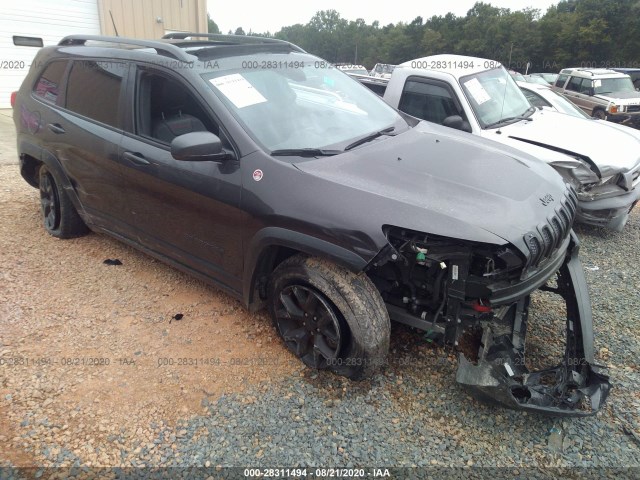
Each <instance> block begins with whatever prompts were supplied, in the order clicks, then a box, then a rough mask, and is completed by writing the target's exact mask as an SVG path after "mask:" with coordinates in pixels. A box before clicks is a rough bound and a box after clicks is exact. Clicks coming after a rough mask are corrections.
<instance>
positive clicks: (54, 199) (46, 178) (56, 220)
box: [38, 165, 89, 238]
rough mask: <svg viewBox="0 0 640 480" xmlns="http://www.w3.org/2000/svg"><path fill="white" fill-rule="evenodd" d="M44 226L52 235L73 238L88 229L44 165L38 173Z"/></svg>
mask: <svg viewBox="0 0 640 480" xmlns="http://www.w3.org/2000/svg"><path fill="white" fill-rule="evenodd" d="M38 185H39V187H40V206H41V209H42V219H43V224H44V228H45V230H46V231H47V232H49V233H50V234H51V235H53V236H54V237H58V238H73V237H78V236H80V235H84V234H85V233H87V232H88V231H89V229H88V228H87V226H86V225H85V223H84V222H83V221H82V219H81V218H80V215H78V212H77V211H76V209H75V207H74V206H73V203H71V200H70V199H69V197H68V195H67V194H66V192H65V191H64V189H63V188H62V187H61V185H60V182H58V180H57V179H56V177H55V176H54V174H53V172H52V171H51V170H49V169H48V168H47V166H46V165H42V166H41V167H40V170H39V173H38Z"/></svg>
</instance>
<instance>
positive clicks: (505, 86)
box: [496, 72, 509, 135]
mask: <svg viewBox="0 0 640 480" xmlns="http://www.w3.org/2000/svg"><path fill="white" fill-rule="evenodd" d="M507 76H509V72H507ZM508 81H509V78H506V79H505V81H504V92H503V93H502V107H501V108H500V120H502V114H503V113H504V102H505V101H506V99H507V82H508ZM496 133H497V134H498V135H501V134H502V131H500V127H498V129H497V130H496Z"/></svg>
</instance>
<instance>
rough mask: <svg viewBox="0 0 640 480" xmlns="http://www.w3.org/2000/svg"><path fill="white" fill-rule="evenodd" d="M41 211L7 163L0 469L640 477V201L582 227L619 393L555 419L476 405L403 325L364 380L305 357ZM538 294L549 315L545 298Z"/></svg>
mask: <svg viewBox="0 0 640 480" xmlns="http://www.w3.org/2000/svg"><path fill="white" fill-rule="evenodd" d="M38 208H39V205H38V195H37V192H36V191H35V190H34V189H32V188H31V187H29V186H27V185H26V183H24V181H22V179H21V178H20V176H19V174H18V172H17V167H16V166H0V225H2V227H3V228H2V229H1V230H0V265H2V269H1V271H0V467H5V468H2V469H0V478H20V477H21V476H25V477H34V478H37V477H42V478H45V477H48V476H51V477H55V476H56V475H58V476H60V478H62V477H64V476H65V475H68V474H69V473H70V472H71V473H74V474H77V476H78V477H82V476H83V475H84V476H85V477H86V478H90V477H91V476H95V475H96V472H100V473H99V474H100V475H101V476H107V475H113V474H114V471H113V470H99V471H97V470H89V471H84V470H82V469H80V470H73V471H70V470H69V468H70V467H74V466H75V467H85V468H96V467H122V468H127V467H142V466H146V467H177V469H176V470H171V472H172V473H171V475H172V476H177V475H178V474H181V473H183V474H184V475H185V476H189V477H193V476H194V475H195V476H198V475H201V476H203V477H207V476H209V475H211V476H212V477H213V478H217V477H219V476H222V477H230V476H232V473H233V472H231V471H228V470H221V468H223V467H256V468H257V467H284V468H287V467H289V468H292V467H296V466H308V467H324V468H330V467H367V468H373V467H376V468H385V467H386V468H391V467H395V468H398V467H412V468H413V469H412V470H391V474H392V476H394V478H403V477H407V476H410V475H411V474H413V475H416V476H417V477H421V476H426V475H435V476H438V475H444V474H446V475H447V476H449V475H451V474H452V473H453V471H451V470H439V468H442V467H496V468H500V469H502V470H490V469H475V468H474V469H467V470H465V472H464V474H463V476H465V477H467V476H469V475H479V476H483V477H489V476H491V477H495V478H497V477H498V476H499V473H502V474H506V476H510V477H518V476H522V477H526V478H533V477H534V476H537V477H536V478H542V477H544V476H545V475H552V476H566V477H569V478H573V477H575V478H585V476H586V477H589V475H593V478H596V477H604V476H609V475H610V476H612V477H613V476H615V477H617V478H634V477H635V478H638V475H640V416H639V412H640V393H639V392H640V389H639V387H640V376H639V367H638V360H637V358H638V351H639V346H640V345H639V333H638V326H639V322H640V320H639V316H638V313H637V312H638V311H639V309H640V294H639V293H638V292H639V291H640V273H639V272H638V262H637V259H638V255H637V253H636V252H637V247H638V245H639V237H640V211H639V209H636V210H635V211H634V212H633V214H632V217H631V219H630V222H629V224H628V225H627V227H626V229H625V231H624V232H622V233H619V234H618V233H612V232H607V231H603V230H600V229H595V228H587V227H582V226H578V227H576V231H577V233H578V235H579V237H580V239H581V241H582V249H581V257H582V259H583V263H584V265H585V270H586V274H587V280H588V283H589V289H590V293H591V300H592V305H593V310H594V321H595V335H596V351H597V357H598V359H599V361H600V362H601V363H602V364H605V365H607V366H608V367H609V368H610V374H611V376H612V383H613V385H614V389H613V391H612V393H611V396H610V397H609V400H608V403H607V405H606V407H605V408H604V409H603V411H601V412H600V413H599V414H598V415H597V416H595V417H590V418H585V419H558V418H549V417H542V416H533V415H527V414H526V413H519V412H514V411H509V410H505V409H501V408H497V407H493V406H489V405H486V404H483V403H480V402H477V401H475V400H474V399H473V398H471V397H470V396H468V395H467V394H466V393H465V392H464V391H463V390H462V389H461V388H460V387H459V386H458V385H457V384H456V383H455V380H454V378H455V370H456V363H455V360H454V358H455V357H454V356H453V355H452V354H451V352H448V351H445V350H444V349H442V348H438V347H434V346H432V345H431V344H429V343H428V342H427V341H426V340H425V339H424V337H423V336H422V335H420V334H419V333H417V332H415V331H412V330H411V329H408V328H405V327H402V326H397V325H394V326H393V331H392V344H391V348H392V352H391V354H390V364H389V366H388V367H387V368H386V369H385V370H384V371H383V372H381V373H380V374H378V375H376V376H375V377H374V378H373V379H372V380H369V381H365V382H357V383H356V382H351V381H348V380H346V379H343V378H340V377H337V376H335V375H332V374H329V373H326V372H317V371H312V370H309V369H306V368H304V367H303V366H302V365H301V364H299V363H298V361H297V360H296V359H294V358H293V357H292V356H291V355H289V354H288V353H287V352H286V351H285V349H284V348H283V346H282V345H281V344H280V342H279V340H278V339H277V338H276V335H275V332H274V330H273V329H272V327H271V324H270V321H269V319H268V318H267V316H266V315H265V314H264V313H258V314H249V313H247V312H246V311H245V310H244V309H242V307H241V306H240V304H239V303H238V302H236V301H235V300H233V299H231V298H230V297H228V296H227V295H225V294H223V293H221V292H219V291H217V290H216V289H214V288H212V287H209V286H207V285H205V284H203V283H201V282H199V281H197V280H194V279H192V278H190V277H188V276H186V275H183V274H182V273H180V272H177V271H176V270H173V269H171V268H170V267H167V266H165V265H163V264H161V263H159V262H156V261H154V260H152V259H151V258H149V257H147V256H146V255H144V254H142V253H139V252H137V251H135V250H133V249H130V248H128V247H126V246H124V245H122V244H120V243H118V242H116V241H114V240H112V239H110V238H108V237H106V236H103V235H97V234H90V235H88V236H86V237H83V238H80V239H74V240H67V241H60V240H57V239H54V238H52V237H50V236H48V235H47V234H46V233H45V232H44V230H43V229H42V227H41V226H40V219H39V216H38V214H39V212H38ZM105 259H118V260H120V261H121V262H122V265H120V266H108V265H105V264H104V263H103V261H104V260H105ZM533 305H534V308H535V309H536V310H537V312H538V313H537V314H536V315H539V316H540V318H543V317H544V316H545V315H549V312H550V311H552V310H553V309H552V308H551V306H552V305H553V302H552V301H550V300H547V299H545V298H544V296H538V297H537V298H535V299H534V301H533ZM178 314H182V318H181V319H180V320H177V319H176V318H180V315H178ZM540 318H539V319H538V320H540ZM545 318H546V317H545ZM531 348H534V349H535V348H538V349H542V350H544V348H546V347H545V345H533V346H531ZM552 350H553V349H552ZM195 363H197V365H195ZM20 467H34V469H33V470H18V469H17V468H20ZM48 467H64V469H62V470H51V469H48ZM189 467H204V470H198V472H199V473H198V474H194V472H190V473H188V471H187V470H182V469H184V468H189ZM424 467H427V468H429V469H430V470H425V469H424ZM506 467H508V468H506ZM579 467H584V468H579ZM594 467H597V468H594ZM614 467H618V468H623V470H621V471H620V470H619V471H615V472H614V470H608V469H612V468H614ZM420 468H423V469H422V470H420ZM562 468H565V470H560V469H562ZM128 472H129V473H131V472H132V471H128ZM136 472H138V473H140V472H143V470H136ZM146 472H147V473H148V472H149V471H146ZM367 472H368V473H369V471H367ZM236 473H238V472H236ZM239 476H243V475H242V472H240V473H239Z"/></svg>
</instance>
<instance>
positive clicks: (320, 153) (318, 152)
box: [271, 148, 342, 157]
mask: <svg viewBox="0 0 640 480" xmlns="http://www.w3.org/2000/svg"><path fill="white" fill-rule="evenodd" d="M339 153H342V151H341V150H324V149H322V148H283V149H281V150H274V151H273V152H271V155H273V156H281V157H329V156H331V155H338V154H339Z"/></svg>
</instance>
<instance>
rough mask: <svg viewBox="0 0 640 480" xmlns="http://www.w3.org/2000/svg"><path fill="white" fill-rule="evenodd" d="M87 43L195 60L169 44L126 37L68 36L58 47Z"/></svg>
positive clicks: (182, 59)
mask: <svg viewBox="0 0 640 480" xmlns="http://www.w3.org/2000/svg"><path fill="white" fill-rule="evenodd" d="M87 41H93V42H105V43H116V44H123V45H135V46H138V47H146V48H153V49H155V50H156V51H158V52H162V53H164V54H165V55H167V56H170V57H173V58H175V59H176V60H181V61H183V62H187V63H191V62H193V61H194V60H195V58H194V56H193V55H190V54H188V53H187V52H185V51H184V50H183V49H181V48H180V47H177V46H175V45H172V44H171V43H165V42H158V41H157V40H140V39H138V38H126V37H107V36H104V35H69V36H67V37H64V38H63V39H62V40H60V42H58V45H60V46H70V45H84V44H85V42H87Z"/></svg>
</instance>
